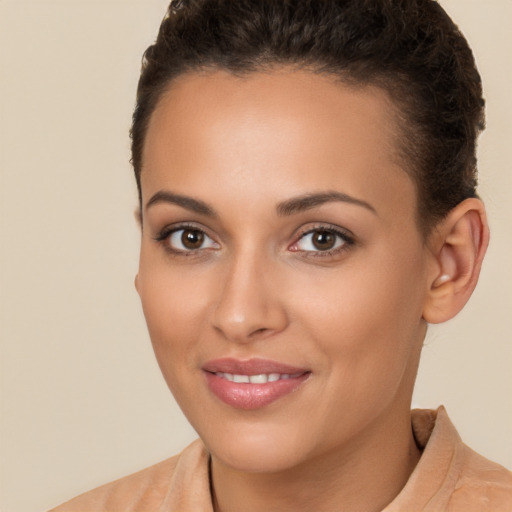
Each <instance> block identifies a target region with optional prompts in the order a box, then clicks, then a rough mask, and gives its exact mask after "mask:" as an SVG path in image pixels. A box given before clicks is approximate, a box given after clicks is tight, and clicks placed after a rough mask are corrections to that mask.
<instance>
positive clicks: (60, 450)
mask: <svg viewBox="0 0 512 512" xmlns="http://www.w3.org/2000/svg"><path fill="white" fill-rule="evenodd" d="M441 3H442V4H443V5H444V6H445V7H446V8H447V10H448V11H449V13H450V14H452V16H453V17H454V19H455V20H456V21H457V22H458V23H459V24H460V26H461V28H462V30H463V32H464V33H465V34H466V36H467V37H468V39H469V41H470V43H471V45H472V47H473V48H474V51H475V55H476V58H477V61H478V63H479V68H480V70H481V73H482V75H483V79H484V86H485V91H486V97H487V101H488V111H487V112H488V113H487V124H488V128H487V131H486V132H485V134H484V135H483V137H482V138H481V143H480V151H479V154H480V171H481V179H480V181H481V187H480V191H481V195H482V197H483V199H484V200H485V201H486V203H487V207H488V213H489V219H490V224H491V229H492V242H491V247H490V249H489V253H488V256H487V261H486V263H485V265H484V268H483V272H482V276H481V281H480V284H479V287H478V289H477V291H476V293H475V295H474V297H473V298H472V299H471V301H470V303H469V304H468V306H467V307H466V309H465V311H464V312H463V313H462V314H461V315H460V316H459V317H458V318H457V319H455V320H453V321H451V322H449V323H448V324H445V325H443V326H438V327H435V328H433V329H431V332H430V334H429V336H428V339H427V342H426V347H425V349H424V354H423V361H422V365H421V369H420V374H419V377H418V385H417V390H416V393H415V398H414V404H415V405H418V406H421V407H436V406H437V405H438V404H441V403H444V404H445V405H446V406H447V409H448V412H449V414H450V416H451V418H452V420H453V421H454V422H455V424H456V425H457V426H458V428H459V430H460V432H461V435H462V437H463V439H464V440H465V441H466V442H467V443H468V444H469V445H470V446H472V447H473V448H474V449H476V450H477V451H480V452H481V453H483V454H484V455H486V456H487V457H489V458H492V459H494V460H496V461H498V462H500V463H502V464H504V465H507V466H509V467H511V466H512V444H511V443H510V433H511V432H512V400H511V392H512V371H511V368H512V343H510V332H511V331H512V265H511V254H512V229H511V221H512V193H511V189H512V178H511V176H512V175H511V172H510V165H511V162H512V158H511V148H512V128H511V127H512V124H511V122H510V119H512V95H511V94H510V83H512V60H511V59H510V50H511V49H512V31H511V30H510V25H511V23H512V2H510V0H485V1H484V0H444V1H442V2H441ZM166 5H167V0H101V1H99V0H80V1H79V0H11V1H7V0H3V1H1V0H0V73H1V82H0V109H1V110H0V123H1V124H0V171H1V175H0V201H1V202H0V251H1V252H0V258H1V261H0V329H1V354H0V371H1V374H0V378H1V402H0V407H1V410H0V414H1V416H0V422H1V423H0V427H1V432H0V435H1V437H0V448H1V454H0V465H1V467H0V486H1V488H0V510H1V511H2V512H35V511H41V510H45V509H46V508H49V507H51V506H53V505H57V504H58V503H60V502H62V501H64V500H66V499H68V498H70V497H72V496H74V495H76V494H78V493H80V492H83V491H85V490H88V489H90V488H92V487H94V486H97V485H99V484H102V483H105V482H107V481H109V480H112V479H114V478H117V477H120V476H123V475H125V474H128V473H130V472H133V471H136V470H138V469H141V468H142V467H144V466H146V465H150V464H152V463H155V462H157V461H159V460H161V459H163V458H166V457H168V456H170V455H172V454H174V453H176V452H177V451H179V450H180V449H181V448H182V447H184V446H185V445H186V444H188V442H189V441H191V440H192V439H193V438H194V437H195V434H194V432H193V430H192V428H191V427H190V426H189V425H188V424H187V422H186V421H185V420H184V419H183V417H182V415H181V413H180V411H179V409H178V408H177V406H176V404H175V403H174V401H173V399H172V397H171V395H170V393H169V391H168V390H167V388H166V386H165V383H164V381H163V379H162V378H161V376H160V372H159V369H158V366H157V364H156V362H155V360H154V356H153V353H152V349H151V347H150V342H149V339H148V335H147V333H146V329H145V325H144V320H143V316H142V313H141V310H140V305H139V301H138V297H137V295H136V292H135V289H134V287H133V278H134V276H135V273H136V269H137V257H138V237H139V234H138V229H137V226H136V223H135V221H134V218H133V211H134V209H135V207H136V190H135V185H134V180H133V178H132V170H131V167H130V165H129V163H128V160H129V139H128V128H129V124H130V117H131V111H132V107H133V104H134V95H135V87H136V82H137V79H138V73H139V66H140V58H141V55H142V52H143V50H144V49H145V48H146V46H148V44H150V43H151V42H152V41H153V39H154V37H155V36H156V32H157V28H158V25H159V22H160V20H161V18H162V16H163V15H164V12H165V8H166Z"/></svg>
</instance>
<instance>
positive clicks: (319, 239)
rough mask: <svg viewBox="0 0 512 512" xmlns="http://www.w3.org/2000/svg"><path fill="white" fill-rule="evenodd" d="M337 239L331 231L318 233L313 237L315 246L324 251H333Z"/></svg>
mask: <svg viewBox="0 0 512 512" xmlns="http://www.w3.org/2000/svg"><path fill="white" fill-rule="evenodd" d="M335 241H336V239H335V236H334V234H333V233H331V232H330V231H317V232H316V233H315V234H314V235H313V245H314V246H315V247H316V248H317V249H320V250H322V251H326V250H328V249H332V248H333V247H334V243H335Z"/></svg>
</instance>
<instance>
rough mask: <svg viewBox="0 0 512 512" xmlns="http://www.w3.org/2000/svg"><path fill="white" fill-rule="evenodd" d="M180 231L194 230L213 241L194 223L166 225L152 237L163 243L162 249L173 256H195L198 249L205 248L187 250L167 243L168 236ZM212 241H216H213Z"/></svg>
mask: <svg viewBox="0 0 512 512" xmlns="http://www.w3.org/2000/svg"><path fill="white" fill-rule="evenodd" d="M180 231H196V232H198V233H202V234H203V235H204V236H205V237H207V238H209V239H210V240H212V241H213V238H212V237H211V236H209V235H208V233H206V231H205V230H204V229H201V228H200V227H198V226H196V225H195V224H179V225H175V226H167V227H165V228H164V229H162V231H160V233H158V235H157V236H156V237H155V238H154V239H155V240H156V241H157V242H158V243H160V244H161V245H163V247H164V249H165V250H166V251H167V252H169V253H171V254H172V255H174V256H184V257H190V256H197V255H198V254H199V251H201V250H205V248H199V249H196V250H194V249H189V250H183V249H175V248H173V247H172V246H171V245H170V243H169V238H170V237H171V236H172V235H173V234H175V233H178V232H180ZM214 243H216V242H215V241H214Z"/></svg>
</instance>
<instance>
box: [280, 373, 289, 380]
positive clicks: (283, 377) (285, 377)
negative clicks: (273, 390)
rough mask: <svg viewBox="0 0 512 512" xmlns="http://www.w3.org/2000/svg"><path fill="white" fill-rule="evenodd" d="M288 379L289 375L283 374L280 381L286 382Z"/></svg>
mask: <svg viewBox="0 0 512 512" xmlns="http://www.w3.org/2000/svg"><path fill="white" fill-rule="evenodd" d="M289 378H290V374H289V373H283V374H282V375H281V379H282V380H286V379H289Z"/></svg>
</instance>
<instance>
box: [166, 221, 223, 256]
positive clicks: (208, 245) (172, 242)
mask: <svg viewBox="0 0 512 512" xmlns="http://www.w3.org/2000/svg"><path fill="white" fill-rule="evenodd" d="M159 240H161V241H165V245H166V246H168V249H170V250H171V251H174V252H195V251H201V250H203V249H218V248H219V244H218V243H216V242H215V241H214V240H212V239H211V238H210V237H209V236H208V235H207V234H206V233H205V232H204V231H202V230H201V229H195V228H193V227H190V228H188V227H182V228H178V229H175V230H173V231H171V232H170V233H169V232H167V233H165V232H164V233H163V234H162V235H161V236H160V237H159Z"/></svg>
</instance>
